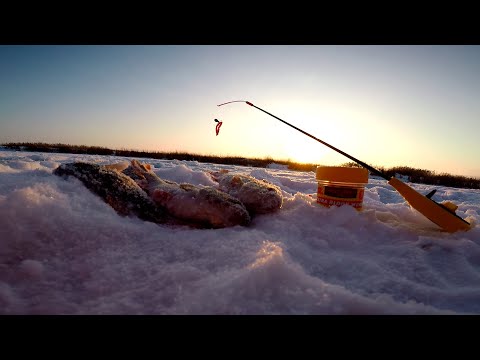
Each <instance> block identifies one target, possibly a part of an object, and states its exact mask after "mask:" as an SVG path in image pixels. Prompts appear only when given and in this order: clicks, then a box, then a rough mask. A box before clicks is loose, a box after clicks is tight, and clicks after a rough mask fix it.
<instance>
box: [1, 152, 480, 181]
mask: <svg viewBox="0 0 480 360" xmlns="http://www.w3.org/2000/svg"><path fill="white" fill-rule="evenodd" d="M2 146H4V147H6V148H8V149H11V150H22V151H39V152H56V153H69V154H92V155H113V156H126V157H142V158H152V159H165V160H174V159H176V160H187V161H198V162H207V163H213V164H226V165H242V166H251V167H266V166H267V165H268V164H271V163H276V164H282V165H287V166H288V169H290V170H296V171H315V169H316V167H317V166H318V165H321V164H303V163H296V162H293V161H290V160H276V159H273V158H271V157H264V158H245V157H239V156H214V155H199V154H190V153H185V152H177V151H176V152H161V151H154V152H152V151H142V150H129V149H113V150H112V149H108V148H105V147H101V146H86V145H70V144H46V143H6V144H2ZM341 166H359V165H358V164H356V163H354V162H348V163H344V164H341ZM378 170H380V171H381V172H383V173H385V174H386V175H387V176H389V177H391V176H395V174H401V175H406V176H409V178H410V181H411V182H414V183H422V184H431V185H442V186H449V187H457V188H468V189H480V179H477V178H473V177H466V176H459V175H451V174H447V173H440V174H437V173H435V172H434V171H430V170H425V169H414V168H411V167H408V166H396V167H392V168H388V169H385V168H383V167H379V169H378Z"/></svg>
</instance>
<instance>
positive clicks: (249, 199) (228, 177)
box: [210, 170, 283, 216]
mask: <svg viewBox="0 0 480 360" xmlns="http://www.w3.org/2000/svg"><path fill="white" fill-rule="evenodd" d="M210 175H211V176H212V178H213V180H215V181H216V182H218V184H219V185H218V189H219V190H220V191H223V192H225V193H227V194H229V195H231V196H233V197H234V198H236V199H238V200H240V201H241V202H242V203H243V204H244V205H245V207H246V208H247V210H248V211H249V213H250V215H251V216H254V215H255V214H267V213H272V212H275V211H277V210H279V209H280V208H281V207H282V205H283V197H282V191H281V190H280V188H279V187H278V186H276V185H274V184H272V183H270V182H268V181H266V180H258V179H256V178H254V177H252V176H248V175H242V174H232V173H229V172H228V170H221V171H217V172H210Z"/></svg>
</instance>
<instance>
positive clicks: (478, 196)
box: [0, 150, 480, 315]
mask: <svg viewBox="0 0 480 360" xmlns="http://www.w3.org/2000/svg"><path fill="white" fill-rule="evenodd" d="M78 160H82V161H88V162H94V163H99V164H112V163H118V162H122V161H126V160H129V159H128V158H124V157H113V156H94V155H72V154H55V153H33V152H21V151H20V152H14V151H6V150H0V314H175V315H176V314H479V313H480V229H479V226H478V225H477V224H478V223H479V218H480V191H479V190H470V189H455V188H448V187H442V186H439V187H435V188H437V192H436V194H435V195H434V199H435V200H436V201H438V202H440V201H443V200H450V201H453V202H455V203H456V204H457V205H458V206H459V208H458V210H457V214H458V215H459V216H460V217H462V218H464V219H466V220H467V221H469V222H470V223H472V224H473V226H472V229H471V230H469V231H468V232H457V233H453V234H449V233H446V232H443V231H441V230H440V229H439V228H438V227H437V226H436V225H435V224H433V223H432V222H430V221H429V220H428V219H426V218H425V217H423V215H421V214H419V213H418V212H416V210H413V209H411V208H410V207H409V206H408V205H407V204H406V203H405V201H404V199H403V198H402V197H401V196H400V195H399V194H398V193H397V192H396V191H395V190H394V189H393V188H392V187H390V185H388V184H387V183H386V181H385V180H383V179H379V178H376V177H373V176H372V177H371V178H370V179H369V183H368V184H367V187H366V191H365V197H364V206H363V207H364V208H363V210H362V211H356V210H354V209H353V208H351V207H349V206H342V207H334V208H324V207H322V206H320V205H318V204H316V202H315V195H316V181H315V174H314V173H313V172H295V171H290V170H288V169H286V168H284V167H281V166H275V165H273V166H269V167H268V168H266V169H262V168H250V167H243V166H231V165H218V164H205V163H198V162H195V161H177V160H173V161H170V160H155V159H139V160H140V161H145V162H148V163H150V164H152V165H153V170H154V172H155V173H157V175H159V176H160V177H161V178H163V179H166V180H172V181H175V182H188V183H192V184H195V185H204V186H216V183H215V182H213V181H212V178H211V177H210V176H209V175H208V172H211V171H219V170H222V169H226V170H229V171H230V172H234V173H238V174H244V175H251V176H253V177H255V178H257V179H259V180H261V179H265V180H267V181H269V182H271V183H273V184H275V185H277V186H279V187H280V189H281V191H282V195H283V198H284V203H283V206H282V208H281V209H280V210H279V211H278V212H275V213H273V214H263V215H257V216H255V217H254V218H253V220H252V223H251V224H250V225H249V226H247V227H242V226H234V227H229V228H223V229H206V230H205V229H193V228H189V227H186V226H178V227H173V226H166V225H159V224H154V223H151V222H145V221H142V220H140V219H138V218H135V217H121V216H119V215H118V214H117V213H116V212H115V211H114V210H113V209H112V208H111V207H110V206H109V205H107V204H105V203H104V202H103V201H102V200H101V199H100V198H99V197H98V196H96V195H94V194H93V193H91V192H90V191H89V190H87V189H86V188H85V187H84V186H83V185H82V183H81V182H80V181H78V180H77V179H69V180H64V179H62V178H60V177H57V176H55V175H53V174H52V171H53V170H54V169H55V168H56V167H57V166H59V165H60V164H64V163H68V162H73V161H78ZM410 185H411V186H412V187H414V188H415V189H417V190H418V191H420V192H421V193H425V194H426V193H428V192H429V191H430V190H432V189H433V188H434V187H432V186H429V185H423V184H410Z"/></svg>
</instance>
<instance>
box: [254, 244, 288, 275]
mask: <svg viewBox="0 0 480 360" xmlns="http://www.w3.org/2000/svg"><path fill="white" fill-rule="evenodd" d="M275 258H277V259H278V258H283V249H282V248H281V247H280V246H278V245H276V244H275V243H273V242H271V241H268V240H265V241H264V242H263V244H262V246H261V248H260V250H258V251H257V254H256V260H255V262H254V263H253V264H251V265H250V268H252V269H253V268H257V267H260V266H263V265H265V264H266V263H268V262H271V261H272V260H273V259H275Z"/></svg>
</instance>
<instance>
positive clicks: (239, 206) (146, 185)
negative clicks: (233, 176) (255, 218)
mask: <svg viewBox="0 0 480 360" xmlns="http://www.w3.org/2000/svg"><path fill="white" fill-rule="evenodd" d="M122 172H123V174H125V175H127V176H129V177H131V178H132V179H134V180H135V182H136V183H137V184H138V185H139V186H140V188H142V189H143V190H144V191H145V192H146V193H147V194H148V195H149V196H150V198H151V199H152V200H153V202H155V204H157V205H159V206H161V207H163V208H165V209H167V211H168V213H169V214H171V215H172V216H174V217H175V218H178V219H181V220H185V221H190V222H195V223H198V224H202V225H203V226H204V227H211V228H223V227H229V226H235V225H241V226H246V225H248V224H249V223H250V221H251V217H250V214H249V212H248V210H247V209H246V207H245V205H244V204H243V203H242V202H241V201H239V200H238V199H236V198H234V197H233V196H230V195H229V194H227V193H225V192H222V191H219V190H217V189H216V188H214V187H203V186H195V185H193V184H187V183H183V184H178V183H176V182H174V181H168V180H164V179H161V178H160V177H159V176H158V175H157V174H155V172H154V171H153V169H152V167H151V165H150V164H142V163H140V162H139V161H137V160H132V161H131V164H130V166H129V167H127V168H126V169H124V170H123V171H122Z"/></svg>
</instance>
